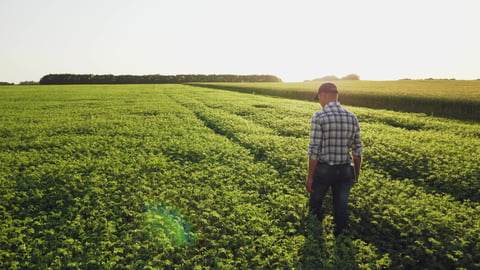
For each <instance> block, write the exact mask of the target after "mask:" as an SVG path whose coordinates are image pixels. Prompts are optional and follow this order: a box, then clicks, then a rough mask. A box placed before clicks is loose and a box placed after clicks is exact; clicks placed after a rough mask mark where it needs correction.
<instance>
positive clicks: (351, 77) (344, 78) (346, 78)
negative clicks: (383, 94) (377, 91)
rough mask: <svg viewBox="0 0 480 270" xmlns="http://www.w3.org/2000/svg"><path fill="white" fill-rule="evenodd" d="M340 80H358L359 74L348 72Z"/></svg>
mask: <svg viewBox="0 0 480 270" xmlns="http://www.w3.org/2000/svg"><path fill="white" fill-rule="evenodd" d="M341 80H345V81H358V80H360V76H358V75H357V74H348V75H347V76H345V77H342V78H341Z"/></svg>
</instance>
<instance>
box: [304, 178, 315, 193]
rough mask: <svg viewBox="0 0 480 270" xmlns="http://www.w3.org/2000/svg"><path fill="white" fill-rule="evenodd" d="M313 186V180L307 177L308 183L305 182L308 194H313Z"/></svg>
mask: <svg viewBox="0 0 480 270" xmlns="http://www.w3.org/2000/svg"><path fill="white" fill-rule="evenodd" d="M312 185H313V178H311V177H307V181H305V188H306V189H307V192H308V193H312V192H313V189H312Z"/></svg>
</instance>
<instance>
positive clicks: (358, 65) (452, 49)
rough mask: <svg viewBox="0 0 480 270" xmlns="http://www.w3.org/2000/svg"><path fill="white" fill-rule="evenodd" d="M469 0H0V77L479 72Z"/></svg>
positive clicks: (463, 75)
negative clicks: (70, 74)
mask: <svg viewBox="0 0 480 270" xmlns="http://www.w3.org/2000/svg"><path fill="white" fill-rule="evenodd" d="M479 10H480V1H478V0H449V1H446V0H395V1H391V0H330V1H322V0H312V1H308V0H291V1H283V0H135V1H133V0H130V1H126V0H75V1H74V0H0V61H1V62H0V63H1V64H0V81H6V82H15V83H18V82H20V81H30V80H34V81H38V80H39V79H40V78H41V77H42V76H43V75H46V74H53V73H77V74H137V75H145V74H273V75H276V76H279V77H280V78H282V79H283V80H284V81H303V80H306V79H314V78H317V77H323V76H325V75H336V76H339V77H342V76H345V75H347V74H350V73H355V74H358V75H360V78H361V79H364V80H396V79H403V78H412V79H415V78H429V77H433V78H457V79H479V78H480V15H479Z"/></svg>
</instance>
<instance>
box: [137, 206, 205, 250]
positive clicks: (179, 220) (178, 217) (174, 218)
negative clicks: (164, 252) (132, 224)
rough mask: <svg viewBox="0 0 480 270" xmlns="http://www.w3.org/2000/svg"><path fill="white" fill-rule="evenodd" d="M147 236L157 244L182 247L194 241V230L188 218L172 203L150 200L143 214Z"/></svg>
mask: <svg viewBox="0 0 480 270" xmlns="http://www.w3.org/2000/svg"><path fill="white" fill-rule="evenodd" d="M143 223H144V232H145V234H146V236H147V238H148V239H149V240H151V241H154V242H155V243H156V244H157V245H159V246H164V247H166V246H174V247H183V246H185V245H188V244H191V243H194V242H195V240H196V235H195V230H194V227H193V225H192V223H191V222H190V220H189V218H188V217H187V216H186V215H185V214H183V213H182V211H181V210H180V209H178V208H177V207H176V206H174V205H173V204H170V203H167V202H163V201H151V202H148V203H147V204H146V209H145V212H144V214H143Z"/></svg>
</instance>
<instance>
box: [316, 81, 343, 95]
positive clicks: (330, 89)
mask: <svg viewBox="0 0 480 270" xmlns="http://www.w3.org/2000/svg"><path fill="white" fill-rule="evenodd" d="M321 92H324V93H337V94H338V89H337V86H336V85H335V84H333V83H323V84H322V85H320V88H318V93H321Z"/></svg>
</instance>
